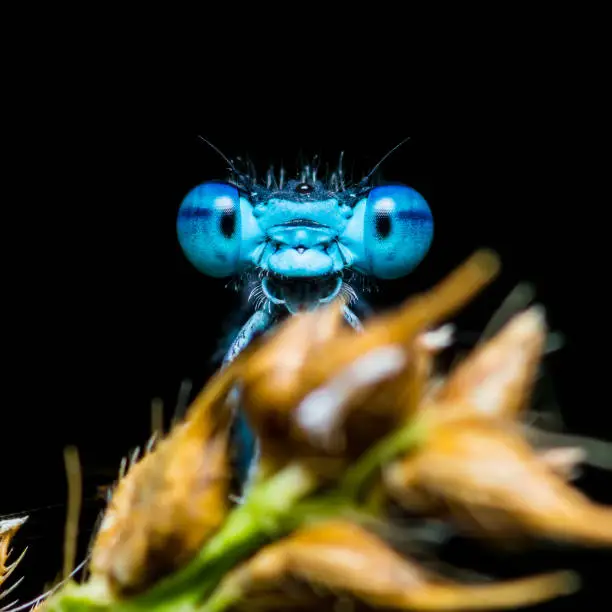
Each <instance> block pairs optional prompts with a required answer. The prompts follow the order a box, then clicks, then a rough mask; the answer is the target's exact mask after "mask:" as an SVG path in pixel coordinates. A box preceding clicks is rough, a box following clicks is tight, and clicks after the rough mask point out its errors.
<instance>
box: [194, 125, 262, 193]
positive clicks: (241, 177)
mask: <svg viewBox="0 0 612 612" xmlns="http://www.w3.org/2000/svg"><path fill="white" fill-rule="evenodd" d="M198 138H199V139H200V140H201V141H202V142H204V143H206V144H207V145H208V146H209V147H210V148H211V149H212V150H213V151H214V152H215V153H217V154H218V155H219V156H220V157H221V159H223V160H224V161H225V163H227V165H228V166H229V168H228V170H230V171H231V172H233V174H235V175H236V177H237V178H238V180H239V181H241V182H245V183H246V184H247V185H250V184H252V183H253V179H252V178H251V176H250V175H249V174H245V173H244V172H240V170H238V169H237V168H236V166H235V165H234V162H233V161H232V160H231V159H230V158H229V157H228V156H227V155H225V153H223V152H222V151H221V150H220V149H218V148H217V147H215V145H214V144H213V143H212V142H210V140H206V138H204V136H201V135H198ZM237 159H238V160H240V158H237Z"/></svg>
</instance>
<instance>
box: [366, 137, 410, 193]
mask: <svg viewBox="0 0 612 612" xmlns="http://www.w3.org/2000/svg"><path fill="white" fill-rule="evenodd" d="M409 140H410V136H408V138H404V140H402V142H400V143H399V144H396V145H395V146H394V147H393V148H392V149H391V150H390V151H388V152H387V153H385V155H383V157H382V159H381V160H380V161H379V162H378V163H377V164H376V165H375V166H374V167H373V168H372V169H371V170H370V171H369V172H368V173H367V174H366V176H364V177H363V178H362V179H361V181H359V184H360V185H361V186H365V185H367V184H368V183H369V182H370V179H371V178H372V175H373V174H374V173H375V172H376V170H378V168H379V167H380V166H381V164H382V163H383V162H384V161H385V160H386V159H387V157H389V156H390V155H391V154H392V153H395V151H397V150H398V149H399V148H400V147H401V146H402V145H403V144H405V143H406V142H408V141H409Z"/></svg>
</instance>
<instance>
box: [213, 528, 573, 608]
mask: <svg viewBox="0 0 612 612" xmlns="http://www.w3.org/2000/svg"><path fill="white" fill-rule="evenodd" d="M289 578H297V579H298V580H301V581H304V582H307V583H308V584H310V585H315V586H318V587H322V588H323V589H325V590H327V591H328V592H329V591H331V592H332V593H335V594H338V593H343V594H346V595H350V596H351V597H353V598H355V599H357V600H359V601H361V602H363V603H365V604H367V605H369V606H372V607H375V608H392V609H395V610H421V611H424V610H446V611H449V610H495V609H515V608H516V607H518V606H528V605H533V604H535V603H539V602H542V601H546V600H549V599H552V598H554V597H556V596H559V595H563V594H567V593H571V592H573V591H574V590H575V588H576V581H575V579H574V577H573V576H572V575H571V574H569V573H567V572H558V573H552V574H547V575H541V576H536V577H531V578H526V579H519V580H512V581H505V582H499V583H486V584H479V585H464V584H456V583H452V582H450V581H447V580H444V579H442V578H440V577H439V576H435V575H433V574H431V573H430V572H428V571H426V570H425V569H423V568H421V567H420V566H419V565H417V564H416V563H415V562H413V561H410V560H408V559H406V558H404V557H402V556H400V555H399V554H398V553H396V552H395V551H393V550H392V549H391V548H389V547H388V546H387V545H386V544H385V543H384V542H383V541H382V540H380V539H379V538H377V537H376V536H374V535H372V534H371V533H368V532H367V531H365V530H364V529H363V528H361V527H359V526H357V525H354V524H351V523H348V522H344V521H331V522H326V523H320V524H317V525H313V526H310V527H306V528H303V529H301V530H299V531H298V532H296V533H295V534H293V535H291V536H289V537H287V538H286V539H284V540H280V541H279V542H276V543H274V544H271V545H270V546H268V547H266V548H264V549H262V550H261V551H260V552H259V553H257V554H256V555H255V556H254V557H253V558H252V559H250V560H249V561H247V562H245V563H244V564H243V565H242V566H239V567H238V568H237V569H235V570H234V571H232V572H230V573H229V574H228V575H227V576H226V578H225V579H224V581H223V582H222V583H221V587H220V592H221V593H223V592H224V591H225V593H232V594H233V595H234V596H235V597H236V599H240V600H242V601H249V602H250V601H257V594H258V593H260V592H262V591H263V592H264V593H267V594H268V600H269V601H273V598H271V596H270V593H271V589H274V588H275V589H276V591H277V593H279V601H283V602H286V601H287V593H286V591H283V585H284V583H285V582H286V581H287V579H289ZM295 603H296V604H297V602H295ZM296 609H298V608H296Z"/></svg>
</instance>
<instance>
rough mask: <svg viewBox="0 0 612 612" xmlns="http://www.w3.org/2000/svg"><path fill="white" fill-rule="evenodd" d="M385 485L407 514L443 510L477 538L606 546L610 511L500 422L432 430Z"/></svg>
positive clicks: (611, 531) (611, 537)
mask: <svg viewBox="0 0 612 612" xmlns="http://www.w3.org/2000/svg"><path fill="white" fill-rule="evenodd" d="M385 482H386V484H387V487H388V489H389V491H390V492H391V494H392V495H393V496H394V497H395V498H396V499H397V500H398V501H400V502H401V503H403V505H404V506H405V507H407V508H408V509H412V510H416V511H423V510H427V511H429V512H431V511H434V510H438V511H445V512H448V513H450V514H451V515H452V516H453V517H454V518H455V520H457V521H458V522H459V523H460V524H461V525H462V526H463V527H466V528H468V529H470V530H472V531H475V532H476V533H480V534H485V535H487V536H495V537H498V538H503V539H506V540H508V539H511V538H515V537H517V536H522V535H524V536H533V537H543V538H551V539H557V540H566V541H571V542H576V543H580V544H587V545H606V546H610V545H612V508H608V507H604V506H600V505H598V504H595V503H593V502H591V501H590V500H589V499H588V498H587V497H585V496H584V495H583V494H582V493H580V492H579V491H578V490H577V489H574V488H573V487H572V486H571V485H570V484H568V483H567V482H566V475H565V474H562V475H559V473H555V471H554V470H553V469H551V467H550V465H549V464H547V463H546V462H545V461H543V460H542V457H541V456H540V455H538V454H537V453H536V452H535V451H534V450H533V449H532V448H531V447H530V446H529V445H528V444H527V443H526V442H525V440H524V438H523V436H522V435H521V433H520V430H519V429H518V428H515V427H512V424H510V423H507V422H503V421H501V420H497V419H486V418H479V417H466V418H464V419H457V420H449V421H446V422H444V423H441V424H439V425H438V426H432V428H431V429H430V431H429V435H428V437H427V440H426V442H425V443H424V444H423V445H422V447H421V448H419V450H418V451H416V452H415V453H414V454H413V455H411V456H407V457H406V458H404V459H403V460H402V461H400V462H398V463H396V464H394V465H392V466H390V467H389V468H387V470H386V473H385Z"/></svg>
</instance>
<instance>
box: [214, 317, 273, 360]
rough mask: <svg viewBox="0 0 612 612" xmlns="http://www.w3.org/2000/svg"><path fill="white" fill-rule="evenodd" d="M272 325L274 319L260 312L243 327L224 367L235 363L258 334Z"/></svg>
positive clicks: (233, 343)
mask: <svg viewBox="0 0 612 612" xmlns="http://www.w3.org/2000/svg"><path fill="white" fill-rule="evenodd" d="M271 325H272V317H271V316H270V314H269V313H267V312H265V311H264V310H258V311H256V312H255V314H253V316H252V317H251V318H250V319H249V320H248V321H247V322H246V323H245V324H244V325H243V326H242V328H241V330H240V331H239V332H238V335H237V336H236V338H235V340H234V341H233V342H232V345H231V346H230V348H229V350H228V351H227V354H226V355H225V358H224V359H223V365H224V366H225V365H227V364H228V363H230V362H232V361H234V359H236V357H237V356H238V354H239V353H240V352H242V351H243V350H244V349H245V347H246V346H247V345H248V344H249V342H251V340H253V338H254V337H255V336H256V335H257V334H261V333H263V332H265V331H266V330H267V329H268V328H269V327H270V326H271Z"/></svg>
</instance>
